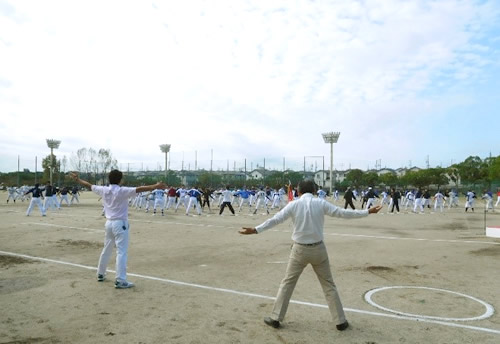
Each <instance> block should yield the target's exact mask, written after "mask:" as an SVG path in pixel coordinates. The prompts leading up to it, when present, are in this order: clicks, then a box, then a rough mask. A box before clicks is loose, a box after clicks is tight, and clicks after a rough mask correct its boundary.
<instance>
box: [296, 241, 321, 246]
mask: <svg viewBox="0 0 500 344" xmlns="http://www.w3.org/2000/svg"><path fill="white" fill-rule="evenodd" d="M295 243H296V244H297V245H300V246H318V245H320V244H322V243H323V240H321V241H318V242H314V243H312V244H301V243H300V242H295Z"/></svg>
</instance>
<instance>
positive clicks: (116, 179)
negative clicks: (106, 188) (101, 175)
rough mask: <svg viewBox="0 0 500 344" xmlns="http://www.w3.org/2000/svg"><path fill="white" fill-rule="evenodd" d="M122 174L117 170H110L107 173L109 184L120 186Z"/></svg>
mask: <svg viewBox="0 0 500 344" xmlns="http://www.w3.org/2000/svg"><path fill="white" fill-rule="evenodd" d="M122 177H123V173H121V172H120V171H118V170H112V171H111V172H109V175H108V179H109V183H110V184H120V182H121V181H122Z"/></svg>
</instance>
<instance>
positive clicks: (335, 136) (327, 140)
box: [322, 131, 340, 196]
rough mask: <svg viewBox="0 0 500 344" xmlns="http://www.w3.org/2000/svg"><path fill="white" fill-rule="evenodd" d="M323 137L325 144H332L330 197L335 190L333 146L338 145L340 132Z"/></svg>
mask: <svg viewBox="0 0 500 344" xmlns="http://www.w3.org/2000/svg"><path fill="white" fill-rule="evenodd" d="M322 135H323V140H324V141H325V143H329V144H330V196H331V195H332V188H333V144H334V143H337V141H338V139H339V136H340V131H337V132H330V133H324V134H322Z"/></svg>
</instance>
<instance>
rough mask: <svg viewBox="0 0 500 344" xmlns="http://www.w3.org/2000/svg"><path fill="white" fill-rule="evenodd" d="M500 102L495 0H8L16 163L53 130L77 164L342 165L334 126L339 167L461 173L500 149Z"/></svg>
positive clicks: (1, 78)
mask: <svg viewBox="0 0 500 344" xmlns="http://www.w3.org/2000/svg"><path fill="white" fill-rule="evenodd" d="M499 103H500V1H497V0H491V1H487V0H484V1H473V0H442V1H426V0H419V1H417V0H415V1H412V0H405V1H402V0H400V1H398V0H384V1H375V0H373V1H371V0H362V1H355V0H338V1H326V0H324V1H319V0H317V1H305V0H297V1H287V0H283V1H280V0H266V1H257V0H254V1H242V0H213V1H202V0H190V1H153V2H148V1H92V0H91V1H69V0H64V1H51V0H47V1H36V0H34V1H24V0H17V1H5V0H0V171H1V172H12V171H17V169H18V165H19V166H20V168H21V169H23V168H28V169H30V170H32V171H33V170H35V168H36V169H38V170H39V171H40V170H41V160H42V158H44V157H46V156H47V155H49V154H50V149H49V148H48V147H47V144H46V139H57V140H60V141H61V145H60V147H59V149H57V150H55V154H56V156H57V158H59V159H60V158H62V157H66V158H67V159H68V161H69V162H68V165H67V166H66V168H65V170H71V169H75V166H72V162H73V161H74V159H73V157H74V156H75V154H76V151H77V150H78V149H81V148H87V149H88V148H92V149H95V150H99V149H101V148H102V149H109V150H110V151H111V153H112V155H113V157H114V158H115V159H117V161H118V163H119V167H120V168H121V169H131V170H138V169H149V170H160V169H164V166H165V154H164V153H162V152H161V150H160V148H159V145H160V144H165V143H168V144H171V150H170V153H169V165H170V168H171V169H180V168H181V167H183V168H184V169H191V170H193V169H195V168H205V169H210V168H213V169H214V170H217V169H224V170H225V169H231V170H232V169H233V168H237V169H241V168H242V166H245V165H244V164H245V163H246V169H247V170H250V169H252V168H256V167H258V166H259V167H262V166H263V165H264V164H266V167H268V168H276V169H282V168H292V169H299V170H300V169H302V168H304V166H306V167H305V168H306V169H308V170H310V169H313V168H314V169H322V167H323V157H324V161H325V162H324V164H325V165H324V166H325V169H329V166H330V145H329V144H326V143H325V142H324V141H323V138H322V135H321V134H322V133H327V132H340V137H339V140H338V142H337V143H335V144H334V145H333V167H334V168H335V169H341V170H345V169H348V168H360V169H363V170H366V169H368V168H375V167H377V166H380V167H389V168H399V167H409V166H418V167H422V168H424V167H426V166H427V165H429V166H430V167H435V166H443V167H446V166H449V165H450V164H452V163H456V162H460V161H463V160H465V159H466V158H467V157H468V156H471V155H474V156H479V157H481V158H485V157H488V156H489V155H490V154H492V155H493V156H497V155H500V141H499V140H498V138H499V128H500V113H499V106H498V105H499ZM318 157H320V158H318ZM18 161H19V163H18ZM35 161H36V162H37V164H36V165H35ZM313 165H314V166H313ZM35 166H36V167H35Z"/></svg>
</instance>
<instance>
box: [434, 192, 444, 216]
mask: <svg viewBox="0 0 500 344" xmlns="http://www.w3.org/2000/svg"><path fill="white" fill-rule="evenodd" d="M438 207H439V210H440V211H441V212H443V208H444V195H443V194H442V193H441V191H439V190H438V192H436V194H435V195H434V211H436V210H437V208H438Z"/></svg>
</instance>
